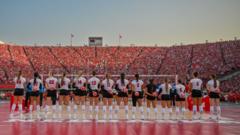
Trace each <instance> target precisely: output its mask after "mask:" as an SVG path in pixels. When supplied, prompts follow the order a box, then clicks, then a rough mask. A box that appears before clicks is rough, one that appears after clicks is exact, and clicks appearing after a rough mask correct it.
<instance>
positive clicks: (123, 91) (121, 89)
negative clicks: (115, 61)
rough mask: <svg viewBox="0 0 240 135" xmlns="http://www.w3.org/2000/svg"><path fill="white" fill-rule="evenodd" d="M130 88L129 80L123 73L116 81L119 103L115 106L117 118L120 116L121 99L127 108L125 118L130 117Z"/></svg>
mask: <svg viewBox="0 0 240 135" xmlns="http://www.w3.org/2000/svg"><path fill="white" fill-rule="evenodd" d="M128 89H129V81H128V80H127V79H125V74H124V73H121V75H120V79H119V80H117V82H116V90H117V105H116V107H115V118H116V119H117V117H118V112H119V106H120V104H121V101H123V103H124V108H125V118H126V119H128Z"/></svg>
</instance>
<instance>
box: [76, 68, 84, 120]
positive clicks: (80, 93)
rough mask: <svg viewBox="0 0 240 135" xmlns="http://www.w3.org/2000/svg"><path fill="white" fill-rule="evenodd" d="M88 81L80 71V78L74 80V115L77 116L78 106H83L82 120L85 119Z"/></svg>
mask: <svg viewBox="0 0 240 135" xmlns="http://www.w3.org/2000/svg"><path fill="white" fill-rule="evenodd" d="M86 84H87V80H86V78H85V77H83V76H82V72H81V71H80V72H79V74H78V77H77V78H75V79H74V82H73V85H74V87H75V91H74V95H75V96H74V103H75V104H74V107H73V108H74V113H75V114H76V113H77V111H78V105H80V104H81V109H82V119H85V113H86V112H85V110H86V106H85V101H86V96H87V89H86Z"/></svg>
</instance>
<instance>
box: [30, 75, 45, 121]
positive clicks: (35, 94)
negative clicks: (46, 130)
mask: <svg viewBox="0 0 240 135" xmlns="http://www.w3.org/2000/svg"><path fill="white" fill-rule="evenodd" d="M29 83H30V85H31V86H32V91H31V95H30V101H31V105H30V107H29V111H30V118H31V119H32V111H33V106H34V101H36V105H37V113H38V114H37V116H38V118H40V114H39V113H40V96H39V95H40V92H39V90H40V86H41V85H42V80H41V79H39V74H38V72H35V73H34V78H33V79H31V80H30V81H29Z"/></svg>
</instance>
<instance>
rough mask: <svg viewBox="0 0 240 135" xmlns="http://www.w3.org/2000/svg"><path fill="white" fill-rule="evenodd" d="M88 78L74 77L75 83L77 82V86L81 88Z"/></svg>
mask: <svg viewBox="0 0 240 135" xmlns="http://www.w3.org/2000/svg"><path fill="white" fill-rule="evenodd" d="M86 81H87V80H86V79H85V78H84V77H82V76H81V77H79V78H75V79H74V83H75V86H76V87H77V88H79V89H80V88H81V87H83V86H84V84H85V83H86Z"/></svg>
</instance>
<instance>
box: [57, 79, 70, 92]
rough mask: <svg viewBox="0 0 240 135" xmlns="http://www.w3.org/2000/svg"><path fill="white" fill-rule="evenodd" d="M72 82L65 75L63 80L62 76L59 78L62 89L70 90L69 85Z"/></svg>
mask: <svg viewBox="0 0 240 135" xmlns="http://www.w3.org/2000/svg"><path fill="white" fill-rule="evenodd" d="M70 82H71V81H70V79H68V78H67V77H64V78H63V81H62V79H61V78H60V79H59V84H60V89H64V90H69V87H68V86H69V84H70Z"/></svg>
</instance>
